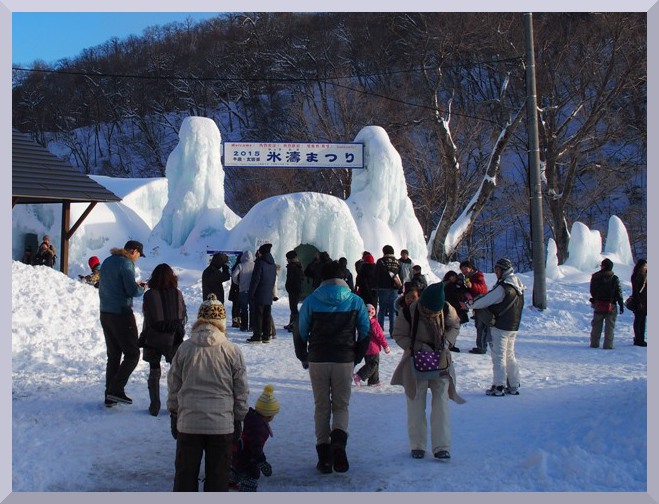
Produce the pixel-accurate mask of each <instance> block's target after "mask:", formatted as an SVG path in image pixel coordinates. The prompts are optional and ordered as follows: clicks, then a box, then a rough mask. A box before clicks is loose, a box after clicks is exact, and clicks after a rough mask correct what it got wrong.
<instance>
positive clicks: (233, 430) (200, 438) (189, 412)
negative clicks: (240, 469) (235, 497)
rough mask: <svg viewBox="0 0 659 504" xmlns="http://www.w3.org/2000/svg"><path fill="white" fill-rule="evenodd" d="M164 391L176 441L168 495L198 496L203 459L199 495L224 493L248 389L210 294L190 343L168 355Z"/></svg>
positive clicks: (217, 304)
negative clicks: (202, 464) (172, 484)
mask: <svg viewBox="0 0 659 504" xmlns="http://www.w3.org/2000/svg"><path fill="white" fill-rule="evenodd" d="M167 386H168V389H169V392H168V396H167V409H168V410H169V412H170V416H171V430H172V436H173V437H174V439H176V459H175V464H174V465H175V469H176V474H175V476H174V491H175V492H196V491H198V488H199V468H200V465H201V459H202V457H204V459H205V474H206V478H205V480H204V491H205V492H227V491H228V489H229V477H230V474H231V444H232V442H233V441H234V440H236V439H238V438H240V435H241V433H242V421H243V420H244V418H245V415H246V414H247V411H248V409H249V405H248V403H247V397H248V395H249V387H248V385H247V369H246V366H245V359H244V357H243V354H242V352H241V351H240V348H239V347H238V346H236V345H235V344H234V343H232V342H231V341H229V340H228V339H227V337H226V311H225V309H224V305H222V303H220V302H219V301H218V300H217V297H216V296H215V294H209V296H208V299H207V300H206V301H204V302H203V303H202V304H201V306H200V307H199V313H198V316H197V321H196V322H195V323H194V324H193V325H192V330H191V333H190V338H189V339H187V340H185V341H184V342H183V343H181V345H180V346H179V348H178V350H177V351H176V353H175V354H174V358H173V359H172V364H171V367H170V369H169V373H168V375H167Z"/></svg>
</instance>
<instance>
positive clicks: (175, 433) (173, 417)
mask: <svg viewBox="0 0 659 504" xmlns="http://www.w3.org/2000/svg"><path fill="white" fill-rule="evenodd" d="M176 420H177V416H176V413H170V414H169V424H170V425H169V426H170V429H171V431H172V437H173V438H174V439H176V438H177V437H178V428H177V427H176Z"/></svg>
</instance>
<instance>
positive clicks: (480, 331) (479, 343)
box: [475, 319, 490, 353]
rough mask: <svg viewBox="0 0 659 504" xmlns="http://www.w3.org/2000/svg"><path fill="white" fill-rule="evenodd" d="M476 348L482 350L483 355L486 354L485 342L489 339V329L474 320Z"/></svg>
mask: <svg viewBox="0 0 659 504" xmlns="http://www.w3.org/2000/svg"><path fill="white" fill-rule="evenodd" d="M475 325H476V348H478V349H479V350H482V351H483V353H487V342H488V340H489V339H490V337H489V336H490V327H489V326H487V325H485V324H482V323H481V322H479V321H478V319H476V321H475Z"/></svg>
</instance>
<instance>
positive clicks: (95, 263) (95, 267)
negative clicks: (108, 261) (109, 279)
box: [78, 256, 101, 289]
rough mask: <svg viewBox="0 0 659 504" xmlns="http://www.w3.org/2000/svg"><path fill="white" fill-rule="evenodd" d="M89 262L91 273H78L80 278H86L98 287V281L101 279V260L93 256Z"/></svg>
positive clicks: (85, 279) (90, 283)
mask: <svg viewBox="0 0 659 504" xmlns="http://www.w3.org/2000/svg"><path fill="white" fill-rule="evenodd" d="M87 263H88V264H89V267H90V268H91V269H92V273H91V275H78V278H79V279H80V280H84V281H85V282H86V283H88V284H89V285H93V286H94V287H96V288H97V289H98V282H99V280H100V279H101V261H100V259H99V258H98V257H96V256H91V257H90V258H89V261H87Z"/></svg>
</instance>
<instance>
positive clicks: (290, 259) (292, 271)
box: [284, 250, 304, 332]
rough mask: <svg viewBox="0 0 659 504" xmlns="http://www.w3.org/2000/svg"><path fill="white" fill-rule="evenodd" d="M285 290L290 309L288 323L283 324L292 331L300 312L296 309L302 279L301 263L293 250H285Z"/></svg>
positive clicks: (300, 293)
mask: <svg viewBox="0 0 659 504" xmlns="http://www.w3.org/2000/svg"><path fill="white" fill-rule="evenodd" d="M286 262H287V264H286V285H285V287H286V292H287V293H288V307H289V309H290V310H291V315H290V317H289V319H288V325H285V326H284V329H286V330H287V331H288V332H293V328H294V327H295V325H297V318H298V315H299V313H300V311H299V310H298V307H297V305H298V303H299V302H300V297H301V296H302V281H303V280H304V272H303V271H302V263H301V262H300V259H299V258H298V256H297V252H295V250H289V251H288V252H286Z"/></svg>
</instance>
